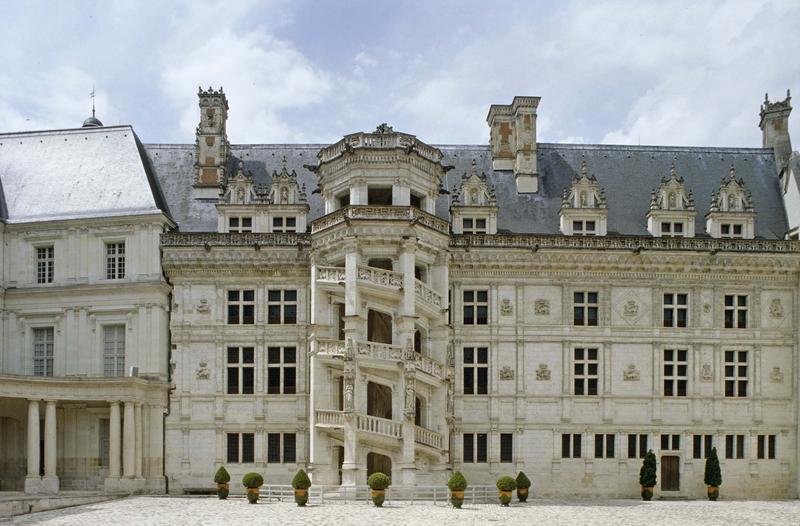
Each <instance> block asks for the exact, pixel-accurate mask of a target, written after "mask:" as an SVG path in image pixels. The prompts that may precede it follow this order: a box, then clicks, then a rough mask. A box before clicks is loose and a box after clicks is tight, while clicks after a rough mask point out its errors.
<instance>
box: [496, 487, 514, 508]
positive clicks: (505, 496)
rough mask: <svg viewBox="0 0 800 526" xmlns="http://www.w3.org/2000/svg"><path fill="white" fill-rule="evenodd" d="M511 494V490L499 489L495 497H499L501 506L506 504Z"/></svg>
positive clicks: (509, 500)
mask: <svg viewBox="0 0 800 526" xmlns="http://www.w3.org/2000/svg"><path fill="white" fill-rule="evenodd" d="M513 494H514V492H513V491H502V490H501V491H499V492H498V495H497V497H498V498H499V499H500V504H502V505H503V506H508V503H509V502H511V496H512V495H513Z"/></svg>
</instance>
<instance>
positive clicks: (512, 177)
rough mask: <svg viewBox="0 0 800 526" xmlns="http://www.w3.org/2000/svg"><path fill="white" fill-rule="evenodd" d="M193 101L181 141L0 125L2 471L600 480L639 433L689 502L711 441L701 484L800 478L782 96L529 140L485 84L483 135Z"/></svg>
mask: <svg viewBox="0 0 800 526" xmlns="http://www.w3.org/2000/svg"><path fill="white" fill-rule="evenodd" d="M198 97H199V107H200V117H199V125H198V128H197V136H196V141H195V144H194V145H190V144H187V145H174V144H169V145H168V144H141V143H140V142H139V140H138V138H136V136H135V134H134V133H133V130H132V129H131V128H130V127H126V126H123V127H103V126H102V125H100V124H99V121H98V122H93V121H88V120H87V124H88V125H87V126H86V127H84V128H80V129H76V130H64V131H48V132H31V133H22V134H4V135H0V181H1V182H2V185H3V186H2V189H3V195H4V197H5V200H4V206H5V208H4V209H3V210H2V211H3V217H4V218H5V222H4V224H3V232H2V235H3V236H4V244H3V251H4V258H3V261H4V265H3V283H2V285H3V295H2V301H3V303H2V305H0V307H2V324H0V327H2V331H3V332H2V335H0V338H1V339H0V341H2V342H3V343H2V359H1V360H0V375H2V376H1V377H0V379H1V380H2V381H0V422H2V424H3V425H2V428H0V462H2V465H3V466H4V468H5V469H4V470H3V476H2V477H3V480H2V482H1V483H2V486H0V489H14V488H18V489H21V488H25V489H26V490H28V491H30V492H36V491H39V492H47V491H54V490H57V489H58V487H59V484H60V487H61V488H64V489H67V488H77V487H85V488H96V487H104V488H106V489H109V490H111V489H129V490H132V491H149V492H163V491H169V492H171V493H181V492H193V491H197V490H199V489H203V488H207V487H208V485H209V481H210V480H211V477H212V476H213V473H214V471H215V470H216V469H217V468H218V467H219V466H222V465H224V466H226V467H227V469H228V470H229V471H230V472H231V475H232V477H233V478H234V479H235V478H236V477H240V476H241V475H242V474H244V473H245V472H248V471H258V472H260V473H262V474H263V475H264V477H265V480H266V481H267V483H274V484H286V483H288V481H289V480H290V478H291V476H292V475H293V474H294V472H295V471H296V470H297V469H298V468H304V469H307V470H308V471H309V473H310V474H311V477H312V479H313V481H314V483H315V484H330V485H339V484H341V485H347V486H352V485H363V484H365V482H366V477H367V476H368V475H369V474H370V473H372V472H375V471H384V472H387V473H389V474H390V475H391V477H392V480H393V483H394V484H395V485H442V484H444V483H445V481H446V480H447V478H448V476H449V474H450V473H451V472H452V471H453V470H460V471H462V472H463V473H464V474H465V476H466V477H467V479H468V480H469V481H470V483H471V484H492V483H493V481H494V480H495V479H496V478H497V477H498V476H500V475H503V474H514V473H516V472H518V471H520V470H522V471H525V472H526V473H527V474H528V476H529V477H530V478H531V480H532V481H533V488H534V493H535V494H538V495H551V496H571V495H580V496H619V497H625V496H631V495H636V494H637V491H638V472H639V468H640V466H641V462H642V460H641V459H642V457H643V455H644V453H645V452H646V451H647V450H650V449H652V450H653V451H654V452H655V453H656V456H657V459H658V466H659V484H658V486H657V488H656V492H657V494H659V493H660V494H661V495H662V496H675V497H697V496H702V495H704V492H705V488H704V485H703V480H702V479H703V465H704V460H705V458H706V456H707V455H708V454H709V452H710V450H711V448H712V447H716V448H717V449H718V451H719V456H720V460H721V464H722V472H723V478H724V481H725V494H726V495H728V496H730V497H739V498H757V497H758V498H794V497H796V496H797V491H798V464H797V461H798V448H800V444H799V443H798V439H797V437H798V398H799V397H800V389H798V368H799V367H800V365H799V364H798V328H797V327H798V316H799V315H798V309H799V308H800V303H798V301H799V298H800V297H799V296H798V292H800V291H798V279H799V278H800V244H798V241H796V240H797V238H798V232H799V231H800V186H798V181H797V178H798V176H800V161H799V159H800V155H798V154H797V153H793V152H792V150H791V143H790V140H789V135H788V124H787V123H788V117H789V113H790V112H791V105H790V102H791V99H790V97H789V96H788V94H787V97H786V99H785V100H783V101H777V102H770V101H769V100H766V101H765V102H764V103H763V105H762V106H761V108H760V119H761V120H760V123H759V125H760V127H761V129H762V132H763V144H762V147H761V148H702V147H691V148H689V147H669V146H613V145H565V144H547V143H539V142H537V138H536V119H537V112H538V104H539V98H538V97H515V98H514V99H513V101H512V103H511V104H508V105H493V106H491V108H490V110H489V113H488V116H487V124H488V125H489V130H490V142H489V144H488V145H476V146H446V145H431V144H427V143H425V142H422V141H421V140H420V139H418V138H417V137H416V136H414V135H410V134H407V133H403V132H399V131H395V130H393V129H392V128H391V127H390V126H388V125H386V124H382V125H380V126H378V127H377V129H376V130H375V131H373V132H359V133H352V134H349V135H345V136H344V137H343V138H342V139H341V140H340V141H338V142H336V143H334V144H332V145H236V144H231V143H230V142H229V140H228V136H227V130H226V124H227V118H228V101H227V98H226V96H225V94H224V92H223V91H222V89H220V90H214V89H211V88H209V89H208V90H203V89H201V90H200V92H199V94H198ZM62 143H64V144H62ZM73 143H75V146H72V145H73ZM70 148H73V149H70ZM121 153H125V156H120V154H121ZM54 154H55V155H54ZM114 156H116V157H114ZM117 157H119V158H117ZM87 163H88V164H87ZM87 166H88V168H87ZM56 173H57V175H56ZM99 174H102V177H97V175H99ZM34 175H35V178H34ZM36 178H39V179H38V180H39V181H40V182H41V184H40V185H39V186H40V187H41V186H47V184H49V183H47V184H45V181H50V179H51V178H52V179H58V180H59V181H60V183H59V184H61V185H62V186H55V187H52V188H50V189H49V190H48V192H49V195H48V196H47V197H49V199H48V200H47V201H46V202H48V205H49V206H45V205H42V204H40V203H41V202H42V200H41V199H37V197H36V195H35V194H34V193H33V192H36V191H39V192H41V189H40V188H37V185H36ZM73 183H74V184H79V185H82V186H80V187H79V190H80V191H77V190H76V189H74V188H73V187H71V186H69V185H70V184H73ZM76 188H77V187H76ZM64 196H80V197H74V199H75V200H76V201H75V202H72V201H70V200H69V199H65V198H64ZM95 197H96V198H95ZM59 208H63V209H64V210H63V211H61V212H58V209H59ZM54 209H55V211H54ZM118 243H123V247H124V254H123V256H122V257H123V259H122V261H123V262H124V264H125V265H126V271H125V273H124V275H123V276H120V277H119V278H115V277H114V276H113V275H112V277H109V275H108V272H111V271H112V270H113V269H114V268H116V267H114V265H115V264H116V265H118V264H119V261H120V259H119V257H120V254H119V252H118V250H119V246H118ZM48 269H49V270H48ZM42 272H44V275H45V278H46V279H47V276H48V274H47V273H48V272H50V274H52V276H53V277H52V281H47V282H45V283H43V282H41V281H39V280H40V279H41V276H42ZM112 274H113V273H112ZM48 331H49V332H48ZM120 334H121V335H122V336H120ZM43 356H44V358H42V357H43ZM50 356H52V358H50ZM42 360H44V361H42ZM47 360H50V361H49V362H48V361H47ZM120 360H122V362H120ZM120 363H122V364H123V365H120ZM50 364H52V365H50ZM48 367H49V368H48ZM131 367H135V368H136V369H135V370H132V369H130V368H131ZM43 393H44V394H43ZM40 413H43V414H44V415H45V416H44V422H43V423H40V422H39V420H40V416H39V414H40ZM30 422H35V423H36V424H35V425H30ZM40 436H44V440H43V441H42V440H41V438H40ZM40 444H43V446H42V447H39V446H40ZM40 449H41V450H42V451H43V453H42V454H41V455H39V451H40ZM31 453H32V454H31ZM40 456H41V457H43V458H44V460H42V459H40V458H39V457H40ZM162 463H163V464H162Z"/></svg>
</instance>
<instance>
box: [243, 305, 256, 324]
mask: <svg viewBox="0 0 800 526" xmlns="http://www.w3.org/2000/svg"><path fill="white" fill-rule="evenodd" d="M255 321H256V318H255V306H254V305H244V306H243V307H242V323H243V324H245V325H252V324H254V323H255Z"/></svg>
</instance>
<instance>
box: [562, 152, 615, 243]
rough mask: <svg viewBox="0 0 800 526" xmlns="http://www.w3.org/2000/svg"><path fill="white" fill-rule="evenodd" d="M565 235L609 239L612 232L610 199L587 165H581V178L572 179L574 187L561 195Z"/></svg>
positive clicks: (563, 232) (563, 231)
mask: <svg viewBox="0 0 800 526" xmlns="http://www.w3.org/2000/svg"><path fill="white" fill-rule="evenodd" d="M559 216H560V221H561V233H562V234H564V235H566V236H605V235H606V233H607V229H608V205H607V203H606V196H605V193H604V192H603V190H602V188H600V185H599V184H598V182H597V179H596V178H595V176H594V175H590V174H589V170H588V168H587V166H586V161H583V162H582V163H581V176H580V177H573V178H572V185H571V186H570V187H569V188H565V189H564V192H563V193H562V194H561V211H560V212H559Z"/></svg>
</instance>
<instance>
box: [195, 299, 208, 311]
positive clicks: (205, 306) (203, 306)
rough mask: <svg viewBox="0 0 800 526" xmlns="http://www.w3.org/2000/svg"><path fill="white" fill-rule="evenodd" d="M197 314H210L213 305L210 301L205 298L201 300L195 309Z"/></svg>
mask: <svg viewBox="0 0 800 526" xmlns="http://www.w3.org/2000/svg"><path fill="white" fill-rule="evenodd" d="M194 310H196V311H197V312H199V313H201V314H208V313H209V312H211V305H210V304H209V303H208V300H207V299H205V298H203V299H201V300H200V303H198V304H197V306H196V307H195V308H194Z"/></svg>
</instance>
